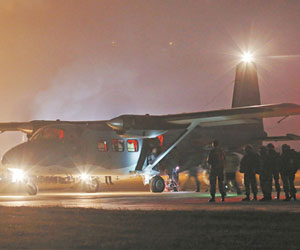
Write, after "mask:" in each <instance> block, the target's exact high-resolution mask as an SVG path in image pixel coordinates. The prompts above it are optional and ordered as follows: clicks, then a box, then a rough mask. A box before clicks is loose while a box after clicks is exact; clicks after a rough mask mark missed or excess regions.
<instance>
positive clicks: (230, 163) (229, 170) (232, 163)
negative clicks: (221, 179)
mask: <svg viewBox="0 0 300 250" xmlns="http://www.w3.org/2000/svg"><path fill="white" fill-rule="evenodd" d="M239 165H240V159H239V157H238V156H237V155H236V154H235V153H233V152H228V153H226V154H225V188H226V189H227V188H229V185H230V183H231V184H232V185H233V186H234V188H235V190H236V192H237V194H241V190H240V188H239V185H238V183H237V181H236V171H237V169H238V167H239Z"/></svg>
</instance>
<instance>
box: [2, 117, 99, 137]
mask: <svg viewBox="0 0 300 250" xmlns="http://www.w3.org/2000/svg"><path fill="white" fill-rule="evenodd" d="M60 123H68V124H77V125H98V124H99V123H101V122H100V121H60V120H34V121H29V122H2V123H1V122H0V132H1V133H3V132H5V131H20V132H23V133H26V134H27V135H31V134H32V133H34V132H35V131H36V130H38V129H39V128H41V127H44V126H47V125H52V124H60Z"/></svg>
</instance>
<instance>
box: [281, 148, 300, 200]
mask: <svg viewBox="0 0 300 250" xmlns="http://www.w3.org/2000/svg"><path fill="white" fill-rule="evenodd" d="M296 162H297V153H296V152H295V151H294V150H292V149H290V147H289V146H288V145H286V144H284V145H282V154H281V169H280V170H281V171H280V175H281V179H282V182H283V189H284V192H285V196H286V199H285V200H286V201H288V200H290V199H291V198H294V199H296V192H297V190H296V188H295V184H294V180H295V174H296V172H297V170H298V168H297V166H296Z"/></svg>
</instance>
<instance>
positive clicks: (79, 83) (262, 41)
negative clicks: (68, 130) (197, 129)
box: [0, 0, 300, 154]
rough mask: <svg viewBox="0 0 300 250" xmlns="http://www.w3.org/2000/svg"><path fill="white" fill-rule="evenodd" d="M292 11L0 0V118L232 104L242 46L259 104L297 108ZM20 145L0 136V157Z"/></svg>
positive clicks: (299, 64) (188, 3)
mask: <svg viewBox="0 0 300 250" xmlns="http://www.w3.org/2000/svg"><path fill="white" fill-rule="evenodd" d="M299 13H300V1H297V0H289V1H281V0H278V1H276V0H264V1H262V0H257V1H256V0H250V1H246V0H241V1H238V0H236V1H232V0H223V1H218V0H214V1H212V0H126V1H124V0H120V1H115V0H107V1H106V0H98V1H93V0H73V1H71V0H30V1H27V0H1V1H0V34H1V39H0V86H1V92H0V121H1V122H9V121H29V120H32V119H57V118H59V119H64V120H101V119H111V118H112V117H115V116H117V115H120V114H124V113H138V114H145V113H150V114H166V113H178V112H190V111H201V110H210V109H219V108H229V107H230V105H231V98H232V91H233V80H234V70H235V69H234V67H235V65H236V64H237V63H238V61H239V57H238V55H239V54H240V53H241V51H243V50H251V51H254V52H255V56H256V57H257V66H258V69H259V82H260V88H261V96H262V103H279V102H294V103H298V104H300V100H299V95H300V80H299V77H300V72H299V70H300V42H299V41H300V14H299ZM277 120H278V119H272V120H271V121H268V122H266V123H265V128H266V131H267V132H268V133H269V134H270V135H277V134H285V133H287V132H292V133H298V134H300V127H299V121H300V118H299V117H297V118H295V117H292V118H288V119H286V120H285V121H283V122H282V123H281V124H279V125H278V124H277V123H276V121H277ZM19 141H21V136H20V134H18V133H5V134H3V135H1V136H0V154H2V153H3V152H4V151H5V150H6V149H7V148H9V146H11V145H14V144H16V143H17V142H19ZM296 145H297V146H298V149H299V150H300V143H299V144H296Z"/></svg>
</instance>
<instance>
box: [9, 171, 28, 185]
mask: <svg viewBox="0 0 300 250" xmlns="http://www.w3.org/2000/svg"><path fill="white" fill-rule="evenodd" d="M9 170H10V171H11V172H12V182H22V181H24V179H25V172H24V171H23V170H22V169H18V168H9Z"/></svg>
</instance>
